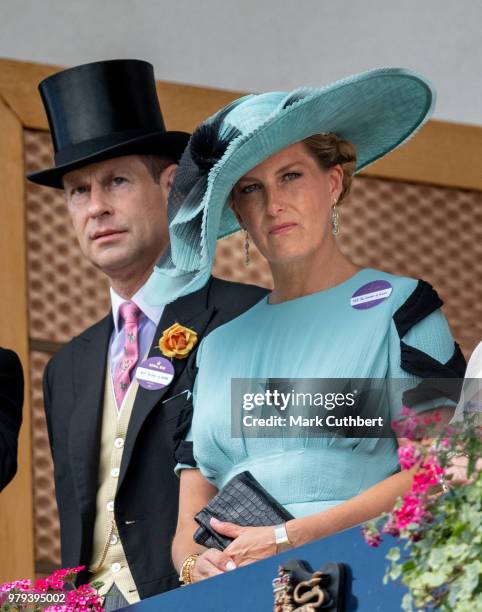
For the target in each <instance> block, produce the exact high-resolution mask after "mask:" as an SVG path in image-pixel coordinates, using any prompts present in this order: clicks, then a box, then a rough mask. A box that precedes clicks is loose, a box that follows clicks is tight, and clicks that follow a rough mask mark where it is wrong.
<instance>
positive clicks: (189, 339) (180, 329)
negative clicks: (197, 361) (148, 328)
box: [159, 323, 197, 359]
mask: <svg viewBox="0 0 482 612" xmlns="http://www.w3.org/2000/svg"><path fill="white" fill-rule="evenodd" d="M196 344H197V333H196V332H195V331H194V330H193V329H189V328H188V327H184V325H181V324H180V323H174V325H171V327H169V328H168V329H166V330H164V332H163V333H162V336H161V339H160V340H159V349H160V351H161V353H162V354H163V355H164V356H166V357H169V358H170V359H172V358H173V357H175V358H176V359H186V357H188V355H189V353H190V352H191V351H192V349H193V348H194V346H195V345H196Z"/></svg>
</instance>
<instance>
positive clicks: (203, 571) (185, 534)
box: [172, 469, 236, 581]
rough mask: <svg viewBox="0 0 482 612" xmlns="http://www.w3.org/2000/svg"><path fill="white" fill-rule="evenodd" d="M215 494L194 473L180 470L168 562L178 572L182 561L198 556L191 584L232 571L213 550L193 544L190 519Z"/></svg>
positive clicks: (194, 526)
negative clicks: (175, 517)
mask: <svg viewBox="0 0 482 612" xmlns="http://www.w3.org/2000/svg"><path fill="white" fill-rule="evenodd" d="M217 492H218V491H217V489H216V487H214V486H213V485H212V484H211V483H210V482H208V480H206V478H204V476H203V475H202V474H201V472H200V471H199V470H198V469H189V470H187V469H186V470H182V472H181V482H180V492H179V514H178V519H177V528H176V534H175V536H174V540H173V543H172V559H173V562H174V566H175V567H176V569H177V571H178V572H180V571H181V566H182V564H183V562H184V560H185V559H186V558H187V557H188V556H189V555H192V554H199V555H200V557H198V559H197V560H196V563H195V565H194V567H193V568H192V571H191V575H192V578H193V581H198V580H202V579H204V578H209V577H210V576H216V575H217V574H222V573H223V572H224V571H226V570H230V569H234V568H235V567H236V566H235V564H234V563H233V560H232V559H231V557H230V556H229V555H227V554H225V553H223V552H221V551H219V550H216V549H214V548H210V549H207V548H205V547H204V546H201V545H199V544H196V542H195V541H194V540H193V534H194V532H195V531H196V529H197V527H198V525H197V523H196V521H195V520H194V516H195V515H196V514H197V513H198V512H199V511H200V510H202V509H203V508H204V506H205V505H206V504H207V503H208V502H209V500H211V499H212V498H213V497H214V496H215V495H216V493H217Z"/></svg>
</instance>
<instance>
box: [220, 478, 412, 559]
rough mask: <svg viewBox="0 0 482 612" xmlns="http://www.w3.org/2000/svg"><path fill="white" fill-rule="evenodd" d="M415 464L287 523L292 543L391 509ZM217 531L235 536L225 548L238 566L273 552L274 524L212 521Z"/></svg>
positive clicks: (304, 540) (313, 537) (408, 480)
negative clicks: (236, 523) (356, 493)
mask: <svg viewBox="0 0 482 612" xmlns="http://www.w3.org/2000/svg"><path fill="white" fill-rule="evenodd" d="M416 469H417V467H414V468H412V469H411V470H404V471H402V472H398V473H397V474H394V475H393V476H389V477H388V478H386V479H385V480H382V481H381V482H379V483H377V484H376V485H374V486H373V487H370V488H369V489H367V490H366V491H364V492H363V493H360V494H359V495H356V496H355V497H352V498H351V499H349V500H347V501H345V502H342V503H341V504H338V505H337V506H334V507H333V508H329V509H328V510H324V511H322V512H318V513H316V514H312V515H311V516H306V517H303V518H298V519H292V520H291V521H288V522H287V523H286V531H287V533H288V539H289V540H290V542H291V544H292V545H293V546H301V545H303V544H306V543H307V542H311V541H312V540H317V539H319V538H324V537H326V536H329V535H331V534H334V533H336V532H338V531H343V530H345V529H349V528H350V527H354V526H355V525H358V524H360V523H363V522H365V521H367V520H370V519H372V518H375V517H377V516H379V515H380V514H382V513H383V512H388V511H390V510H391V509H393V506H394V505H395V501H396V500H397V498H398V497H399V496H401V495H403V494H404V493H406V492H407V491H408V489H409V488H410V485H411V482H412V477H413V474H414V473H415V471H416ZM211 524H212V526H213V528H215V529H216V531H219V533H221V534H223V535H226V536H229V537H232V538H235V540H234V541H233V542H232V543H231V544H230V545H229V546H228V547H227V548H226V550H225V551H224V552H225V553H226V554H228V555H229V556H230V557H231V558H232V559H233V560H234V562H235V563H236V565H237V566H240V565H247V564H248V563H252V562H253V561H258V560H259V559H264V558H266V557H269V556H271V555H275V554H276V544H275V538H274V529H273V527H239V526H238V525H234V524H233V523H221V522H219V521H215V522H211Z"/></svg>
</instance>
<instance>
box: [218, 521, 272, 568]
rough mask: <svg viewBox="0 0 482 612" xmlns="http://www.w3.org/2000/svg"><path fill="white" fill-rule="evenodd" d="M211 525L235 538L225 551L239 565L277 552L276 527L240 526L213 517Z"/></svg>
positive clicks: (225, 534) (221, 532) (219, 531)
mask: <svg viewBox="0 0 482 612" xmlns="http://www.w3.org/2000/svg"><path fill="white" fill-rule="evenodd" d="M211 527H212V528H213V529H215V530H216V531H217V532H218V533H220V534H222V535H224V536H227V537H229V538H234V541H233V542H231V544H230V545H229V546H228V547H227V548H226V549H225V551H224V553H225V554H226V555H229V557H230V558H231V559H232V560H234V562H235V563H236V566H238V567H239V566H241V565H248V564H249V563H253V562H254V561H259V560H260V559H266V557H271V556H272V555H275V554H276V542H275V537H274V527H240V526H239V525H235V524H234V523H226V522H222V521H218V520H217V519H215V518H212V519H211Z"/></svg>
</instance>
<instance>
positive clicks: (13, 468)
mask: <svg viewBox="0 0 482 612" xmlns="http://www.w3.org/2000/svg"><path fill="white" fill-rule="evenodd" d="M22 406H23V372H22V365H21V363H20V360H19V358H18V357H17V355H16V353H14V352H13V351H9V350H7V349H3V348H0V491H1V490H2V489H3V488H4V487H6V486H7V484H8V483H9V482H10V481H11V480H12V478H13V477H14V476H15V473H16V472H17V446H18V432H19V431H20V425H21V423H22Z"/></svg>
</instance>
